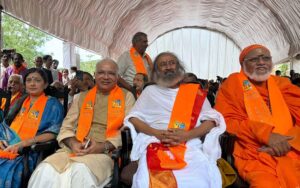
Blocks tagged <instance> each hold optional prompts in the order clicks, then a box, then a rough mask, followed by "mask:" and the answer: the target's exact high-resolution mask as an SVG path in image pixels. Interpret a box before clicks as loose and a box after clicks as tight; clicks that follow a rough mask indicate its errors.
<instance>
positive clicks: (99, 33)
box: [0, 0, 300, 61]
mask: <svg viewBox="0 0 300 188" xmlns="http://www.w3.org/2000/svg"><path fill="white" fill-rule="evenodd" d="M0 2H1V5H2V6H3V8H4V11H6V12H8V13H10V14H12V15H14V16H16V17H18V18H20V19H21V20H24V21H26V22H29V23H30V24H31V25H33V26H36V27H38V28H40V29H42V30H44V31H46V32H48V33H51V34H53V35H55V36H57V37H59V38H62V39H63V40H66V41H69V42H72V43H75V44H77V45H79V46H81V47H83V48H86V49H90V50H92V51H95V52H96V53H100V54H102V55H103V56H110V57H112V58H117V57H118V56H119V55H120V54H121V53H122V52H123V51H125V50H127V49H128V48H129V47H130V45H131V38H132V35H133V34H134V33H135V32H137V31H143V32H145V33H147V34H148V40H149V42H150V43H151V42H153V41H154V40H155V39H156V38H157V37H158V36H159V35H161V34H163V33H165V32H168V31H170V30H173V29H175V28H181V27H186V26H196V27H204V28H208V29H212V30H217V31H219V32H222V33H224V34H226V35H227V36H228V37H230V38H231V39H232V40H233V41H234V42H235V43H236V44H237V45H238V46H239V47H240V48H243V47H245V46H247V45H249V44H252V43H261V44H264V45H266V46H267V47H269V48H270V49H271V51H272V52H273V59H274V61H279V60H281V59H284V58H287V57H288V56H293V55H295V53H298V52H300V12H299V10H300V0H251V1H249V0H160V1H153V0H122V1H120V0H101V1H100V0H0Z"/></svg>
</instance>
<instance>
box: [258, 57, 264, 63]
mask: <svg viewBox="0 0 300 188" xmlns="http://www.w3.org/2000/svg"><path fill="white" fill-rule="evenodd" d="M265 63H266V62H265V61H264V60H263V58H262V57H259V58H258V62H257V64H259V65H264V64H265Z"/></svg>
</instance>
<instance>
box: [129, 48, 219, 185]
mask: <svg viewBox="0 0 300 188" xmlns="http://www.w3.org/2000/svg"><path fill="white" fill-rule="evenodd" d="M173 60H174V62H175V63H174V62H173ZM176 61H177V62H176ZM176 64H178V65H177V66H176ZM178 66H180V65H179V61H178V59H177V57H176V56H175V55H174V54H171V53H164V54H161V55H159V56H158V57H157V58H156V60H155V61H154V69H153V71H156V72H158V73H157V74H155V73H154V74H152V75H154V80H153V81H155V82H156V83H157V84H156V85H151V86H148V87H146V88H145V90H144V91H143V93H142V95H141V96H140V97H139V99H138V100H137V102H136V104H135V105H134V107H133V108H132V110H131V112H130V113H129V115H128V116H126V118H125V120H124V125H125V126H128V127H129V128H130V130H131V136H132V139H133V148H132V151H131V156H130V157H131V160H132V161H137V160H138V161H139V162H138V170H137V172H136V173H135V175H134V178H133V186H132V187H138V188H146V187H149V173H148V167H147V160H146V153H147V146H148V145H149V144H150V143H160V142H161V139H160V138H159V137H158V136H156V135H151V134H145V133H143V131H141V130H140V132H139V133H138V132H137V131H136V130H137V129H136V128H137V127H136V125H135V122H134V121H132V118H137V119H139V121H141V122H143V123H145V124H146V125H147V126H150V127H151V128H152V129H153V130H167V129H168V124H169V121H170V117H171V113H172V109H173V105H174V102H175V99H176V95H177V93H178V87H176V86H175V87H174V86H172V85H174V84H172V82H173V83H176V81H178V77H179V78H180V77H181V76H180V74H177V72H179V71H180V68H178ZM164 67H165V68H166V69H169V70H166V71H165V69H164ZM173 68H174V69H173ZM173 73H174V76H173V78H174V79H172V74H173ZM176 74H177V75H176ZM164 75H165V76H164ZM167 75H169V78H170V79H167V77H168V76H167ZM161 77H164V78H162V79H160V78H161ZM176 79H177V80H176ZM168 85H169V86H172V87H168ZM206 120H207V121H213V122H214V123H215V126H214V127H213V128H212V129H210V130H209V132H208V133H207V134H206V135H205V140H204V142H203V143H202V141H201V140H200V138H199V137H197V138H193V139H190V140H187V142H186V147H187V150H186V152H185V156H184V160H185V162H186V163H187V165H186V166H185V167H184V168H183V169H180V170H173V174H174V176H175V178H176V182H177V187H178V188H186V187H188V188H193V187H195V188H200V187H204V188H209V187H211V188H217V187H222V180H221V175H220V172H219V169H218V167H217V165H216V161H217V159H219V158H220V157H221V148H220V145H219V136H220V134H222V133H223V132H224V131H225V121H224V119H223V116H222V115H221V114H220V113H218V112H217V111H216V110H214V109H212V108H211V106H210V104H209V102H208V100H207V99H205V101H204V103H203V106H202V109H201V111H200V115H199V118H198V120H197V123H196V127H195V128H194V129H196V128H197V127H199V126H201V125H202V122H203V121H206ZM150 132H151V131H150Z"/></svg>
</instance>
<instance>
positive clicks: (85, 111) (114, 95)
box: [76, 86, 125, 142]
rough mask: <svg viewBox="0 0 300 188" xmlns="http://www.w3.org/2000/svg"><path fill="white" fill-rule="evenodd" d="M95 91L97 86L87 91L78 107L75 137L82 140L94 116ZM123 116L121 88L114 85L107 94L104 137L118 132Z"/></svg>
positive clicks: (112, 135) (123, 100)
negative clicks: (79, 107)
mask: <svg viewBox="0 0 300 188" xmlns="http://www.w3.org/2000/svg"><path fill="white" fill-rule="evenodd" d="M96 93H97V86H95V87H93V88H92V89H91V90H90V91H88V93H87V95H86V97H85V99H84V101H83V104H82V106H81V109H80V114H79V119H78V127H77V132H76V138H77V139H78V140H79V141H81V142H83V140H84V138H85V137H86V136H87V135H88V133H89V131H90V128H91V125H92V120H93V116H94V105H95V99H96ZM124 117H125V97H124V93H123V91H122V89H121V88H120V87H118V86H115V88H114V89H113V90H111V91H110V93H109V96H108V110H107V128H106V138H111V137H114V136H116V135H117V134H118V131H119V129H120V127H121V126H122V123H123V120H124Z"/></svg>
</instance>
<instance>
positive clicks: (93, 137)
mask: <svg viewBox="0 0 300 188" xmlns="http://www.w3.org/2000/svg"><path fill="white" fill-rule="evenodd" d="M117 71H118V67H117V64H116V63H115V62H113V61H112V60H110V59H104V60H102V61H100V62H99V63H98V64H97V65H96V70H95V80H96V86H95V87H97V93H96V94H95V95H96V96H95V104H94V107H93V111H94V113H93V117H92V121H91V126H90V129H89V132H88V134H87V136H86V139H85V141H84V142H83V143H81V142H79V140H78V139H77V132H78V127H79V121H80V117H79V116H80V113H81V111H82V109H81V108H82V106H83V103H84V100H85V98H86V96H87V95H88V91H86V92H82V93H80V94H78V95H77V96H76V97H75V98H74V101H73V103H72V106H71V108H70V109H69V112H68V114H67V116H66V118H65V119H64V121H63V125H62V127H61V130H60V133H59V135H58V137H57V140H58V143H59V145H60V146H61V147H62V148H61V149H59V150H58V151H57V152H56V153H55V154H53V155H51V156H49V157H48V158H46V159H45V161H43V162H42V163H41V164H40V165H39V166H38V167H37V169H36V170H35V171H34V173H33V175H32V176H31V178H30V181H29V186H28V187H31V188H32V187H37V188H40V187H42V188H48V187H49V188H54V187H55V188H61V187H63V188H69V187H70V188H71V187H72V188H75V187H78V188H83V187H87V188H89V187H97V188H101V187H103V186H105V185H106V184H107V183H108V182H109V180H110V177H111V176H112V169H113V161H112V159H111V157H110V156H109V155H108V154H109V151H111V150H113V149H114V148H117V147H119V146H121V136H120V134H119V132H118V133H117V135H116V136H114V137H107V136H106V132H107V124H108V113H109V112H108V103H109V95H110V93H111V91H112V90H113V89H114V88H115V87H116V83H117V78H118V76H117ZM122 92H123V94H124V101H125V102H124V106H125V109H124V110H125V114H127V113H128V112H129V111H130V109H131V107H132V106H133V104H134V102H135V100H134V97H133V95H132V94H131V93H130V92H129V91H127V90H123V89H122ZM88 140H90V142H88ZM76 145H78V147H77V148H75V146H76ZM74 154H75V155H74Z"/></svg>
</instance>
